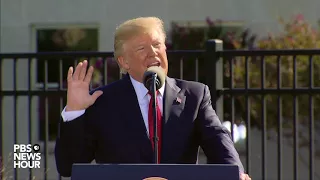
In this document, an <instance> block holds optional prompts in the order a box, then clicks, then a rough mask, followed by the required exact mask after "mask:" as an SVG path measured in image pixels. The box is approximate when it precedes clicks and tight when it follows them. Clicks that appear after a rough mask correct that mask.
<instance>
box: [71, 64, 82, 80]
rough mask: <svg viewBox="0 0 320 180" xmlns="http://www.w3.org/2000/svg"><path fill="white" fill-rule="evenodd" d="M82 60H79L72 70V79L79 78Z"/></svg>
mask: <svg viewBox="0 0 320 180" xmlns="http://www.w3.org/2000/svg"><path fill="white" fill-rule="evenodd" d="M82 64H83V63H82V62H80V63H79V64H78V65H77V67H76V70H75V71H74V74H73V80H79V76H80V72H81V69H82Z"/></svg>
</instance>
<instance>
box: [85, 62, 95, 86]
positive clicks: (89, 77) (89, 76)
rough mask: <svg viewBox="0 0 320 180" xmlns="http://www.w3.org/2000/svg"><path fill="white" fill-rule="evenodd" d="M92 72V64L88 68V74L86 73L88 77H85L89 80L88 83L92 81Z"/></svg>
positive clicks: (86, 80)
mask: <svg viewBox="0 0 320 180" xmlns="http://www.w3.org/2000/svg"><path fill="white" fill-rule="evenodd" d="M92 73H93V67H92V66H90V67H89V69H88V72H87V75H86V77H85V78H84V81H85V82H87V83H88V84H89V83H90V81H91V77H92Z"/></svg>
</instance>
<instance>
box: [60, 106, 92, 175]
mask: <svg viewBox="0 0 320 180" xmlns="http://www.w3.org/2000/svg"><path fill="white" fill-rule="evenodd" d="M93 111H94V108H92V107H89V108H88V109H87V110H86V112H85V113H84V114H83V115H81V116H79V117H77V118H76V119H74V120H72V121H68V122H64V121H63V120H62V119H61V120H60V123H59V128H58V129H59V132H58V137H57V139H56V146H55V160H56V166H57V170H58V172H59V174H60V175H61V176H64V177H70V176H71V169H72V165H73V164H74V163H90V162H92V161H93V159H94V150H95V142H96V140H95V137H96V136H95V134H94V130H93V123H94V119H95V118H94V117H93V116H92V115H93V113H94V112H93Z"/></svg>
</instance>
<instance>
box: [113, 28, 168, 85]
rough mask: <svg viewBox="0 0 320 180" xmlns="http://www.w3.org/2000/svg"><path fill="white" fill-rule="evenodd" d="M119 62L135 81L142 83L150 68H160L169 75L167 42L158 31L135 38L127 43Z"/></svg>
mask: <svg viewBox="0 0 320 180" xmlns="http://www.w3.org/2000/svg"><path fill="white" fill-rule="evenodd" d="M119 62H120V63H121V65H122V67H124V68H125V69H127V71H128V73H129V74H130V75H131V76H132V77H133V78H134V79H135V80H137V81H140V82H142V81H143V74H144V72H145V71H146V70H147V68H148V67H150V66H160V67H161V68H162V69H163V71H164V73H165V74H167V72H168V60H167V53H166V46H165V40H164V39H163V37H162V36H161V34H160V33H159V32H158V31H153V32H152V33H148V34H141V35H137V36H134V37H132V38H131V39H129V40H128V41H127V42H125V44H124V47H123V55H122V56H121V57H119Z"/></svg>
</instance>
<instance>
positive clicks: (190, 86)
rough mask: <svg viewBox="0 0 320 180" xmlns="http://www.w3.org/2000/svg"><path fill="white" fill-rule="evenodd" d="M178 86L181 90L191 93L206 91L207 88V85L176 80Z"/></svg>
mask: <svg viewBox="0 0 320 180" xmlns="http://www.w3.org/2000/svg"><path fill="white" fill-rule="evenodd" d="M174 80H175V82H176V85H177V86H178V87H180V88H181V89H186V90H189V91H199V90H202V91H203V90H204V89H205V88H206V84H204V83H201V82H197V81H190V80H183V79H178V78H174Z"/></svg>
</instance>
